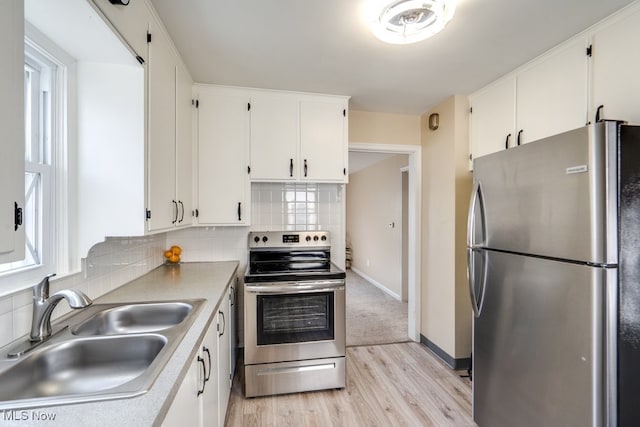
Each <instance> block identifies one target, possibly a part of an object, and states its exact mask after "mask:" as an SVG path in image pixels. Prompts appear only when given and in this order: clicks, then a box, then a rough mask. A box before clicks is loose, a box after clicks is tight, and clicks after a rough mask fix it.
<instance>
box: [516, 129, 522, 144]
mask: <svg viewBox="0 0 640 427" xmlns="http://www.w3.org/2000/svg"><path fill="white" fill-rule="evenodd" d="M522 131H523V129H520V130H519V131H518V140H517V142H518V145H520V142H521V141H520V135H522Z"/></svg>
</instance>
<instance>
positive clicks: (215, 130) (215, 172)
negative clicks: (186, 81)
mask: <svg viewBox="0 0 640 427" xmlns="http://www.w3.org/2000/svg"><path fill="white" fill-rule="evenodd" d="M196 92H197V98H198V156H197V157H198V160H197V161H198V183H197V185H198V190H197V194H198V200H197V204H196V209H197V218H196V221H197V223H198V224H201V225H248V224H249V222H250V215H249V207H250V204H251V203H250V198H249V195H250V183H249V170H248V164H249V163H248V161H249V158H248V157H249V156H248V153H249V108H248V104H249V96H248V94H247V93H246V92H243V91H238V90H234V89H231V88H222V87H215V86H207V85H197V86H196Z"/></svg>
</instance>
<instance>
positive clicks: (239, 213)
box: [238, 202, 242, 221]
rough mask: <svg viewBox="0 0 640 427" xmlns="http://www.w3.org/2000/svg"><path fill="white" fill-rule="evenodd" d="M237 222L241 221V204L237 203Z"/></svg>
mask: <svg viewBox="0 0 640 427" xmlns="http://www.w3.org/2000/svg"><path fill="white" fill-rule="evenodd" d="M238 221H242V203H241V202H238Z"/></svg>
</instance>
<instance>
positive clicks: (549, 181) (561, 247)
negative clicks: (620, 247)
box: [474, 122, 618, 264]
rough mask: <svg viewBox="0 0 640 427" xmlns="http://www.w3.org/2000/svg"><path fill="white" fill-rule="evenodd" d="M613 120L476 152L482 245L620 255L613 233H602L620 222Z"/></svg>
mask: <svg viewBox="0 0 640 427" xmlns="http://www.w3.org/2000/svg"><path fill="white" fill-rule="evenodd" d="M617 126H618V124H617V123H616V122H602V123H597V124H595V125H592V126H589V127H584V128H579V129H576V130H573V131H570V132H566V133H563V134H560V135H556V136H554V137H551V138H546V139H542V140H539V141H535V142H532V143H529V144H526V145H522V146H519V147H514V148H511V149H509V150H505V151H501V152H498V153H495V154H492V155H488V156H485V157H480V158H478V159H476V160H475V163H474V181H475V182H476V184H478V183H479V185H480V188H482V202H483V207H484V214H485V217H484V220H485V224H486V230H485V233H486V244H485V247H488V248H493V249H501V250H505V251H512V252H517V253H526V254H537V255H543V256H547V257H553V258H559V259H567V260H575V261H583V262H592V263H596V264H602V263H607V264H615V263H617V250H616V241H615V237H616V236H615V233H614V235H613V236H611V235H609V236H608V235H607V230H608V229H613V230H615V227H616V226H617V224H616V220H617V216H616V211H615V206H616V163H615V162H616V157H615V150H616V140H617V139H616V138H617V137H616V135H617ZM609 189H612V190H609ZM611 199H613V200H611ZM607 237H610V239H609V240H607ZM611 239H613V240H611Z"/></svg>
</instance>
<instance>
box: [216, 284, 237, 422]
mask: <svg viewBox="0 0 640 427" xmlns="http://www.w3.org/2000/svg"><path fill="white" fill-rule="evenodd" d="M229 291H230V289H227V292H226V293H225V295H224V297H223V298H222V302H221V303H220V307H219V308H218V337H217V341H218V342H217V346H218V349H217V350H218V354H217V356H218V357H217V361H218V402H219V405H218V426H224V419H225V416H226V415H227V405H228V403H229V396H230V395H231V382H232V380H233V378H232V377H231V360H230V358H231V332H230V330H231V317H230V312H229V308H230V306H229V295H230V292H229Z"/></svg>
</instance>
